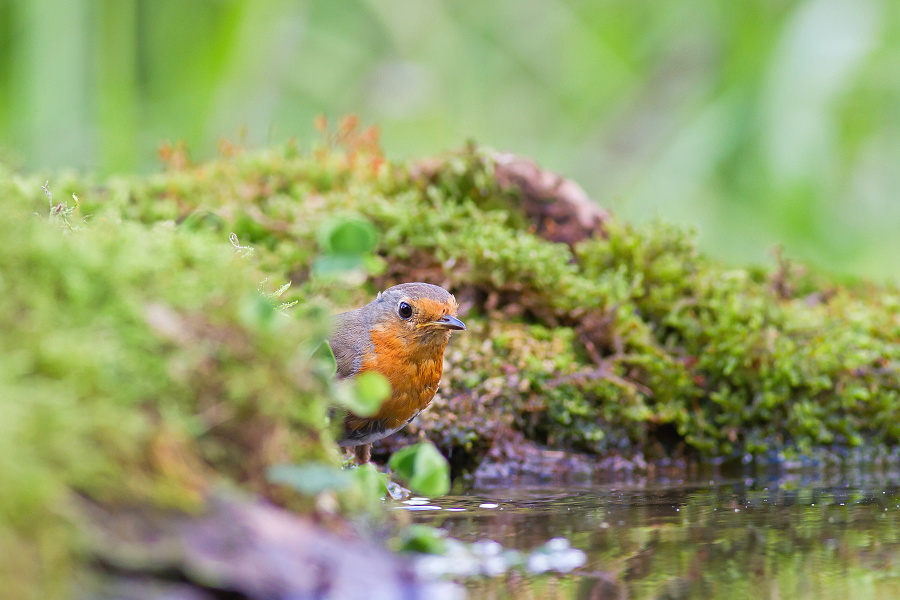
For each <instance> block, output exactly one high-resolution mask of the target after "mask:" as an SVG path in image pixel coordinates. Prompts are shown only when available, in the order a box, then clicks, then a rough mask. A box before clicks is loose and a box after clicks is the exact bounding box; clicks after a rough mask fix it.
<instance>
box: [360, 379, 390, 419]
mask: <svg viewBox="0 0 900 600" xmlns="http://www.w3.org/2000/svg"><path fill="white" fill-rule="evenodd" d="M390 395H391V384H390V382H389V381H388V380H387V378H386V377H385V376H384V375H382V374H381V373H376V372H375V371H367V372H365V373H361V374H359V375H358V376H357V377H356V397H357V399H358V400H359V401H360V402H361V403H362V404H365V405H366V406H370V407H371V412H372V414H375V413H376V412H378V409H379V408H381V405H382V403H383V402H384V401H385V400H387V399H388V397H389V396H390Z"/></svg>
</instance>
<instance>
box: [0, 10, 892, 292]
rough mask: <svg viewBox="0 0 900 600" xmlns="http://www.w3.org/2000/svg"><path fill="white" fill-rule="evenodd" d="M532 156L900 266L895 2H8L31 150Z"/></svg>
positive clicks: (12, 93) (673, 204)
mask: <svg viewBox="0 0 900 600" xmlns="http://www.w3.org/2000/svg"><path fill="white" fill-rule="evenodd" d="M321 113H324V114H326V115H328V116H329V117H339V116H341V115H343V114H347V113H355V114H358V115H359V116H360V117H361V118H362V119H363V122H364V123H371V124H377V125H378V126H380V127H381V129H382V132H383V142H384V147H385V149H386V152H387V154H388V156H389V157H392V158H403V157H422V156H426V155H430V154H434V153H437V152H440V151H442V150H445V149H450V148H454V147H458V146H460V145H461V144H463V143H464V142H465V141H466V140H467V139H469V138H471V139H475V140H477V141H478V142H479V143H481V144H484V145H488V146H492V147H495V148H498V149H505V150H511V151H514V152H516V153H518V154H523V155H530V156H533V157H534V158H536V159H537V160H538V161H539V162H540V163H541V164H543V165H545V166H547V167H551V168H553V169H555V170H558V171H560V172H562V173H564V174H566V175H568V176H571V177H573V178H574V179H576V180H577V181H578V182H579V183H581V184H582V185H583V186H584V187H585V188H586V189H587V191H588V192H589V193H590V194H591V195H592V196H593V197H594V198H596V199H597V200H598V201H599V202H600V203H601V204H603V205H605V206H609V207H611V208H613V209H614V210H615V211H616V212H618V214H620V215H622V216H624V217H626V218H631V219H646V218H652V217H655V216H664V217H666V218H669V219H671V220H674V221H676V222H680V223H686V224H693V225H696V226H697V227H698V228H699V229H700V231H701V243H702V246H703V247H704V248H705V249H706V250H708V251H710V252H712V253H714V254H716V255H718V256H720V257H722V258H723V259H725V260H728V261H733V262H752V263H764V262H768V261H771V260H772V259H771V255H770V248H771V247H772V246H773V245H774V244H776V243H780V244H783V245H784V247H785V249H786V251H787V253H788V255H789V256H794V257H801V258H804V259H806V260H809V261H811V262H812V263H814V264H816V265H819V266H821V267H823V268H825V269H827V270H830V271H834V272H838V273H846V274H858V275H867V276H872V277H875V278H878V279H885V278H887V279H892V280H897V279H898V275H900V267H898V266H897V263H898V261H897V259H896V257H898V256H900V235H898V232H900V201H898V198H897V190H900V2H897V1H896V0H752V1H751V0H747V1H744V0H732V1H725V2H723V1H721V0H679V1H675V0H673V1H670V2H660V1H659V0H600V1H597V0H595V1H575V0H555V1H551V0H496V1H494V2H481V1H474V0H465V1H463V0H458V1H454V2H449V1H446V2H439V1H437V0H370V1H366V0H322V1H318V2H303V1H287V0H269V1H265V0H255V1H246V2H239V1H235V0H202V1H201V0H194V1H188V0H0V146H2V148H3V150H2V156H3V157H4V158H5V160H7V161H12V162H13V163H14V164H17V165H19V166H22V167H23V168H26V169H29V170H34V169H43V168H59V167H69V166H72V167H79V168H87V169H90V170H95V171H97V172H99V173H101V174H105V173H110V172H123V171H135V170H137V171H149V170H152V169H153V168H155V166H156V157H155V154H156V149H157V147H158V145H159V143H160V142H161V141H163V140H166V139H169V140H173V141H174V140H184V141H186V142H187V145H188V147H189V149H190V150H191V153H192V155H193V156H194V157H195V158H204V157H209V156H214V155H215V154H216V145H217V142H218V140H219V139H221V138H223V137H227V138H230V139H232V140H237V141H244V143H245V144H247V145H250V146H261V145H265V144H269V143H276V142H279V141H283V140H285V139H287V138H289V137H291V136H297V137H299V138H300V140H302V141H310V140H313V139H315V135H316V134H315V133H314V131H313V119H314V117H315V116H316V115H317V114H321Z"/></svg>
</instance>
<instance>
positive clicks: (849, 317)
mask: <svg viewBox="0 0 900 600" xmlns="http://www.w3.org/2000/svg"><path fill="white" fill-rule="evenodd" d="M228 150H229V152H228V154H229V155H228V156H226V157H223V158H221V159H219V160H215V161H212V162H208V163H203V164H199V165H191V164H190V161H189V160H188V159H187V158H186V157H185V156H184V155H183V153H181V152H180V151H179V150H178V149H169V150H168V151H167V152H166V155H165V157H166V159H167V166H168V169H167V170H166V171H165V172H163V173H160V174H158V175H154V176H151V177H148V178H137V179H121V180H117V181H112V182H109V183H108V184H106V185H104V186H100V187H97V186H91V185H88V184H86V183H84V182H79V181H78V180H70V181H67V182H61V183H60V185H61V186H62V187H64V189H65V191H66V193H71V192H75V193H78V194H79V196H81V198H82V210H83V211H84V212H85V213H92V214H94V215H95V217H94V218H99V217H101V216H102V217H103V218H114V219H122V220H126V221H139V222H142V223H145V224H154V223H159V222H167V223H171V224H172V225H173V226H174V227H176V228H177V229H184V230H189V231H197V232H199V231H203V230H210V231H212V232H213V233H214V234H216V235H219V236H220V238H221V237H224V236H226V235H227V234H228V233H229V232H235V233H236V234H237V236H238V238H239V239H240V241H241V243H243V244H248V245H251V246H253V247H254V248H256V251H257V252H256V255H255V258H254V262H255V264H256V265H257V266H258V267H259V269H260V270H261V271H262V272H263V273H266V274H268V275H269V276H270V277H271V278H272V279H273V280H278V281H280V280H281V279H282V278H285V277H288V278H290V280H291V281H292V282H293V284H294V286H293V287H292V288H291V289H292V294H293V298H296V299H301V300H303V301H304V302H307V301H311V300H312V301H315V302H318V303H321V304H326V305H330V306H333V307H334V309H335V310H341V309H344V308H349V307H353V306H357V305H359V304H360V303H363V302H365V301H367V300H368V298H369V296H370V295H371V294H372V293H373V292H374V291H375V289H376V288H381V287H384V286H387V285H390V284H393V283H397V282H400V281H412V280H427V281H431V282H434V283H438V284H443V285H445V286H447V287H449V288H451V289H452V290H453V291H454V292H455V293H456V294H457V296H458V297H459V298H460V299H461V301H462V303H463V307H464V309H466V310H468V315H467V320H468V321H469V322H470V324H471V325H472V327H471V328H470V331H468V332H466V333H465V334H462V335H459V336H455V337H454V341H453V342H452V344H451V347H450V350H449V351H448V376H447V377H446V378H445V380H444V382H443V387H442V390H441V391H440V393H439V397H438V399H437V400H436V401H435V406H434V408H433V410H431V411H430V414H429V415H428V416H426V417H424V418H420V420H419V426H420V428H423V429H425V431H426V434H427V435H428V436H429V437H431V438H432V439H434V440H435V441H436V442H438V443H439V445H440V446H441V447H442V448H444V449H445V450H446V451H447V452H448V454H449V453H450V452H451V451H463V452H465V451H467V449H468V450H473V449H476V448H478V449H481V450H483V449H484V448H486V447H488V446H489V445H490V443H491V440H492V436H493V435H494V432H496V431H497V427H498V426H508V427H512V428H515V429H519V430H521V431H524V432H525V433H526V434H527V435H528V436H529V437H531V438H532V439H534V440H537V441H540V442H542V443H547V444H550V445H554V446H562V447H566V448H569V449H575V450H582V451H589V452H596V453H604V452H609V451H612V450H621V449H624V448H636V447H639V448H641V449H644V450H651V451H653V452H655V453H662V452H668V451H671V450H672V445H671V444H667V445H666V447H662V446H661V445H659V444H658V443H657V438H658V437H659V436H657V435H656V434H657V433H659V432H661V431H664V430H665V431H670V430H674V432H675V434H674V435H675V438H676V442H675V445H676V446H677V445H678V441H680V442H681V447H682V448H683V449H686V450H688V451H697V452H699V453H703V454H706V455H721V454H730V453H733V452H751V453H753V452H762V451H764V450H766V449H770V448H773V447H777V448H798V449H800V450H804V449H808V448H810V447H813V446H819V445H827V444H847V445H851V446H852V445H859V444H861V443H863V442H871V443H880V444H894V443H896V442H897V441H898V437H900V424H898V422H897V420H896V419H895V418H894V417H893V415H894V414H895V410H896V407H897V402H898V393H900V377H898V373H900V294H898V292H897V290H896V289H893V288H886V287H879V286H874V285H867V284H838V283H835V282H831V281H829V280H828V278H827V277H824V276H811V275H807V274H805V273H804V271H803V269H802V268H800V267H798V266H796V265H793V264H792V263H789V262H788V261H784V260H781V261H779V264H778V265H776V267H775V268H773V269H771V270H765V269H759V268H751V269H740V268H731V267H728V266H725V265H722V264H720V263H718V262H716V261H715V260H712V259H710V258H708V257H704V256H701V255H700V254H699V253H698V252H697V250H696V246H695V243H694V238H695V235H694V234H693V232H691V231H690V230H687V229H685V228H681V227H676V226H672V225H669V224H665V223H659V222H657V223H650V224H647V225H630V224H627V223H621V222H618V221H616V220H615V219H613V218H610V217H608V216H606V215H604V219H603V221H602V223H600V224H599V225H597V226H595V227H593V229H592V230H589V231H586V233H585V234H584V235H582V236H580V238H581V239H579V236H576V237H575V238H571V236H570V237H569V238H568V239H567V238H566V236H562V237H559V236H557V237H556V238H554V235H553V231H552V230H551V229H552V228H548V227H547V226H546V223H545V221H542V220H541V218H540V217H539V216H537V217H536V215H535V211H534V206H535V203H534V201H533V198H528V197H526V196H527V194H523V193H522V188H524V187H526V184H527V183H528V182H527V181H526V184H523V183H522V178H519V179H515V178H512V180H511V178H510V176H509V170H504V171H503V172H502V173H501V171H500V170H499V169H498V162H497V159H496V155H493V154H491V153H489V152H484V151H481V150H479V149H477V148H474V147H469V148H466V149H464V150H463V151H461V152H459V153H456V154H452V155H448V156H447V157H444V158H441V159H437V160H430V161H427V162H425V163H418V164H415V163H414V164H394V163H390V162H387V161H385V159H384V158H383V156H382V155H381V153H380V150H379V149H378V146H377V138H376V135H375V133H374V132H373V131H372V130H368V131H359V130H358V129H357V128H356V127H355V124H354V123H353V122H352V121H346V122H345V123H344V124H342V126H341V127H340V129H339V130H338V131H337V132H336V133H334V134H326V135H325V139H324V143H323V144H321V145H320V146H319V147H317V148H316V149H314V150H312V151H310V152H301V151H299V150H298V148H297V146H296V145H288V146H287V147H284V148H280V149H271V150H268V151H265V152H261V153H243V152H242V151H240V149H237V148H233V147H231V148H229V149H228ZM19 185H20V189H21V186H22V184H21V182H20V184H19ZM25 187H28V186H25ZM557 187H559V186H557ZM525 191H526V192H529V193H530V192H533V190H525ZM29 193H30V194H31V195H32V196H33V197H34V201H35V203H36V205H38V204H39V203H40V202H41V201H42V200H41V198H40V195H39V193H38V192H36V191H35V186H34V184H32V186H31V189H30V192H29ZM544 201H545V205H548V206H549V205H552V202H553V198H545V199H544ZM548 212H549V211H548ZM336 215H343V216H349V217H352V218H362V219H366V220H369V221H370V222H372V223H374V225H375V226H376V228H377V230H378V232H379V241H378V244H377V247H376V255H377V256H374V257H371V260H369V261H368V262H367V263H366V264H365V265H363V266H362V267H361V268H360V269H359V270H358V271H357V277H356V278H355V279H354V278H353V277H346V276H344V277H330V276H329V273H328V268H327V264H326V265H325V267H326V268H319V267H322V266H323V264H322V263H321V261H319V262H317V261H318V259H317V257H321V254H322V253H323V252H325V253H326V254H327V252H328V244H327V240H324V238H323V231H324V232H326V235H327V231H328V229H329V223H330V221H331V220H333V218H334V217H335V216H336ZM551 225H553V223H551ZM556 231H557V233H558V232H559V231H560V229H559V228H557V230H556ZM552 239H566V241H568V242H569V243H560V242H555V241H551V240H552ZM366 278H368V281H369V282H370V284H371V285H369V286H368V290H366V289H364V288H363V287H361V286H359V283H361V282H362V281H364V279H366ZM667 437H672V436H670V435H669V436H667Z"/></svg>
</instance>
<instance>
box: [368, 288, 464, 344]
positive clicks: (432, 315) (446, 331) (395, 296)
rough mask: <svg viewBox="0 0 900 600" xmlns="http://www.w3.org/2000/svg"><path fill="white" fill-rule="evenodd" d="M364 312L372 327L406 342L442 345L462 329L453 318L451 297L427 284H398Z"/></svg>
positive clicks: (387, 290) (445, 291)
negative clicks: (369, 312)
mask: <svg viewBox="0 0 900 600" xmlns="http://www.w3.org/2000/svg"><path fill="white" fill-rule="evenodd" d="M367 308H370V310H371V311H372V315H371V316H372V317H373V319H372V321H373V326H375V327H378V328H385V329H391V330H394V331H395V332H396V333H397V334H398V335H400V336H402V337H404V338H406V339H415V340H417V341H419V342H420V343H421V342H429V341H444V342H446V340H447V339H448V338H449V337H450V332H451V331H464V330H465V329H466V325H465V324H464V323H463V322H462V321H460V320H459V319H458V318H457V316H456V311H457V309H458V308H459V304H458V303H457V302H456V298H454V297H453V294H451V293H450V292H448V291H447V290H445V289H444V288H442V287H439V286H436V285H431V284H429V283H402V284H400V285H395V286H394V287H391V288H388V289H386V290H385V291H383V292H380V293H379V294H378V297H377V298H375V300H373V301H372V302H371V303H370V304H369V306H368V307H367Z"/></svg>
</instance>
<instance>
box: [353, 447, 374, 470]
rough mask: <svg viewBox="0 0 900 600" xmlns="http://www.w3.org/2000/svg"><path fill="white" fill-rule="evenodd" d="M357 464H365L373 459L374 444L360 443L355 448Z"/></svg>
mask: <svg viewBox="0 0 900 600" xmlns="http://www.w3.org/2000/svg"><path fill="white" fill-rule="evenodd" d="M353 454H354V455H356V464H358V465H364V464H366V463H367V462H369V461H370V460H371V459H372V444H360V445H359V446H356V447H355V448H354V449H353Z"/></svg>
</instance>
